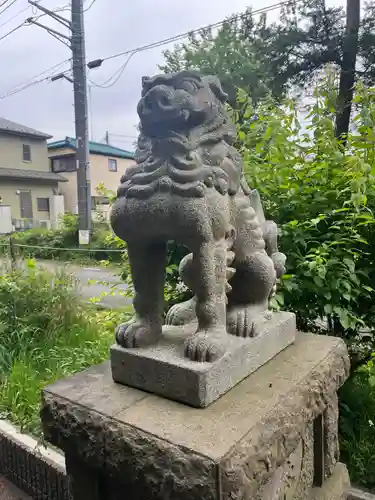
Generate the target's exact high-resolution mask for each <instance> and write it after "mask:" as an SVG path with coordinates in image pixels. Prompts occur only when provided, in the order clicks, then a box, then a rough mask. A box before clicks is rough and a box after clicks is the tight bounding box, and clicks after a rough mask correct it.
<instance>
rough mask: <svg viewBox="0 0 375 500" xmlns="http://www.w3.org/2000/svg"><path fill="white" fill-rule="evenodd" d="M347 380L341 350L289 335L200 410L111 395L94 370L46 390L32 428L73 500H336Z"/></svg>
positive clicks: (131, 392)
mask: <svg viewBox="0 0 375 500" xmlns="http://www.w3.org/2000/svg"><path fill="white" fill-rule="evenodd" d="M348 373H349V359H348V355H347V351H346V347H345V344H344V342H342V341H341V340H339V339H336V338H331V337H327V336H320V335H310V334H298V335H297V338H296V341H295V342H294V343H293V344H292V345H291V346H289V347H287V348H286V349H285V350H284V351H282V352H281V353H279V354H278V355H277V356H276V357H275V358H274V359H273V360H272V361H271V362H269V363H266V364H265V365H263V366H262V367H261V368H259V369H258V370H257V371H256V372H254V373H253V374H252V375H250V376H249V377H247V378H246V379H245V380H243V381H242V382H240V383H239V384H238V385H237V386H236V387H234V388H233V389H232V390H230V391H229V392H227V393H226V394H225V395H224V396H222V397H221V398H220V399H218V400H217V401H215V402H214V403H212V404H211V405H210V406H208V407H207V408H205V409H201V408H193V407H190V406H186V405H183V404H180V403H177V402H175V401H171V400H169V399H165V398H161V397H158V396H155V395H151V394H149V393H146V392H143V391H140V390H137V389H134V388H131V387H128V386H125V385H121V384H115V383H113V380H112V375H111V368H110V365H109V363H104V364H102V365H99V366H96V367H92V368H90V369H88V370H86V371H84V372H82V373H79V374H77V375H74V376H72V377H69V378H67V379H65V380H62V381H59V382H57V383H55V384H53V385H51V386H49V387H47V388H46V389H45V390H44V393H43V408H42V422H43V427H44V432H45V436H46V438H47V439H48V440H49V441H51V442H52V443H53V444H54V445H55V446H58V447H60V448H62V449H63V450H64V451H65V452H66V465H67V473H68V475H69V483H70V485H71V488H72V499H73V500H88V499H90V500H123V499H124V498H126V499H128V500H166V499H168V500H203V499H204V500H285V499H287V500H323V499H324V500H328V499H329V500H343V498H344V497H343V488H344V486H345V485H347V477H346V476H345V470H344V469H343V468H342V466H341V465H340V464H339V463H338V454H337V448H338V446H337V445H338V438H337V390H338V388H339V387H340V386H341V385H342V384H343V382H344V381H345V379H346V378H347V376H348ZM183 383H184V382H183V381H181V384H182V386H183ZM340 468H341V472H340ZM340 484H341V486H340ZM319 495H320V496H319ZM324 495H325V496H324Z"/></svg>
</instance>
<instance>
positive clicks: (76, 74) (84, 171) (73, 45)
mask: <svg viewBox="0 0 375 500" xmlns="http://www.w3.org/2000/svg"><path fill="white" fill-rule="evenodd" d="M28 1H29V3H30V4H31V5H33V6H34V7H37V8H38V9H39V10H41V11H42V12H44V13H45V14H48V15H49V16H50V17H52V18H53V19H55V20H56V21H58V22H59V23H60V24H62V25H63V26H64V27H65V28H68V29H69V30H70V32H71V36H67V35H65V34H63V33H60V32H58V31H56V30H52V29H51V28H49V27H48V26H45V25H43V24H41V23H39V22H36V21H34V19H33V18H30V19H28V22H30V23H33V24H36V25H37V26H39V27H41V28H44V29H45V30H46V31H47V32H48V33H49V34H50V35H52V36H54V37H55V38H57V39H58V40H59V41H61V42H62V43H64V44H65V45H67V46H68V47H69V48H70V49H71V51H72V56H73V58H72V59H73V80H71V79H70V78H67V77H66V76H65V75H64V74H63V73H62V74H61V75H56V76H55V77H53V78H52V80H57V79H59V78H65V79H67V80H69V81H72V83H73V87H74V113H75V135H76V159H77V200H78V216H79V243H80V245H87V244H89V242H90V231H91V183H90V162H89V125H88V98H87V79H86V50H85V30H84V10H83V1H84V0H72V1H71V4H72V18H71V21H68V20H67V19H65V18H64V17H62V16H60V15H59V14H57V13H56V12H53V11H51V10H49V9H46V8H45V7H43V6H42V5H39V3H37V2H35V1H33V0H28Z"/></svg>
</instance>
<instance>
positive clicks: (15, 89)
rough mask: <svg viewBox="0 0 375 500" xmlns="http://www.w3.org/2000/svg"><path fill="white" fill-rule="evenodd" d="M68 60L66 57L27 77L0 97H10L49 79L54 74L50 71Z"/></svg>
mask: <svg viewBox="0 0 375 500" xmlns="http://www.w3.org/2000/svg"><path fill="white" fill-rule="evenodd" d="M70 60H71V59H66V60H65V61H61V62H59V63H57V64H54V65H53V66H51V67H50V68H48V69H46V70H44V71H42V72H41V73H38V74H37V75H34V76H33V77H31V78H29V79H28V80H26V81H24V82H22V83H19V84H18V85H17V86H16V87H13V88H12V89H10V90H7V91H6V92H5V93H4V94H2V95H0V99H5V98H6V97H10V96H11V95H14V94H18V92H22V91H23V90H25V89H27V88H29V87H31V86H33V85H36V84H37V83H41V82H44V81H46V80H49V79H50V78H51V77H53V76H54V74H51V73H50V72H51V71H53V70H57V69H58V68H60V67H61V66H63V65H64V64H66V63H67V62H69V61H70ZM66 71H69V70H66ZM46 73H49V74H48V75H47V76H46V77H44V78H39V77H41V76H42V75H45V74H46ZM30 80H31V81H30Z"/></svg>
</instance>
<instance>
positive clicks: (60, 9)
mask: <svg viewBox="0 0 375 500" xmlns="http://www.w3.org/2000/svg"><path fill="white" fill-rule="evenodd" d="M15 1H17V0H14V1H13V3H14V2H15ZM68 6H69V4H66V5H64V6H63V7H57V8H56V9H54V10H53V11H52V12H63V11H65V10H68V9H67V7H68ZM30 7H31V6H29V7H26V8H25V9H23V10H21V11H19V12H18V13H17V14H15V15H14V16H13V17H11V18H10V19H8V20H7V21H5V22H4V23H3V24H1V25H0V28H1V27H2V26H4V25H5V24H7V23H9V22H10V21H13V19H15V18H16V17H17V16H19V15H20V14H22V13H23V12H26V11H27V10H28V9H29V8H30ZM3 12H4V11H3ZM0 14H1V13H0ZM46 15H47V14H46V13H43V14H40V15H39V16H37V17H35V18H32V19H33V20H34V21H37V20H38V19H40V18H41V17H44V16H46ZM29 24H31V23H30V22H29V20H28V19H26V20H25V21H24V22H23V23H21V24H20V25H18V26H16V27H15V28H13V29H12V30H10V31H8V33H5V35H3V36H2V37H0V41H1V40H4V38H7V37H8V36H9V35H11V34H12V33H14V32H15V31H17V30H19V29H20V28H22V26H28V25H29Z"/></svg>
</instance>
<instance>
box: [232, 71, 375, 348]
mask: <svg viewBox="0 0 375 500" xmlns="http://www.w3.org/2000/svg"><path fill="white" fill-rule="evenodd" d="M240 99H241V96H240ZM335 100H336V93H335V90H334V86H333V82H332V81H331V80H330V78H329V77H328V78H327V79H326V80H324V81H323V82H321V83H320V85H319V86H318V87H317V89H316V91H315V94H314V102H313V103H312V104H311V106H310V107H309V109H308V113H307V116H306V118H305V123H304V126H305V128H304V129H303V127H302V125H301V123H300V120H299V115H298V108H297V106H296V103H294V102H292V101H289V102H285V103H284V105H282V106H280V104H276V103H275V102H273V101H272V100H265V101H264V102H263V103H262V104H261V105H260V106H259V107H258V108H257V110H256V113H257V120H253V116H254V110H252V109H251V107H250V106H248V108H247V111H246V115H245V116H246V117H247V121H245V123H244V125H243V127H242V129H241V130H240V131H239V137H240V141H241V145H242V151H243V155H244V159H245V169H246V176H247V179H248V182H249V185H250V186H251V187H253V188H257V189H258V190H259V191H260V194H261V197H262V199H263V202H264V206H265V210H266V215H267V217H268V218H272V219H274V220H275V221H276V222H277V223H278V224H279V226H280V230H281V238H280V246H281V250H282V251H283V252H284V253H286V255H287V274H286V276H285V277H284V279H283V281H282V287H281V288H280V291H279V294H278V295H277V296H276V299H277V301H278V304H279V305H281V306H282V307H283V308H285V309H288V310H292V311H294V312H295V313H296V314H297V318H298V326H299V328H301V329H303V330H311V329H316V320H318V319H323V318H327V319H328V321H327V327H326V328H325V330H329V331H330V333H332V334H335V335H340V336H343V337H346V338H348V339H350V340H351V342H353V343H354V341H357V340H358V338H357V333H358V331H359V330H360V329H363V327H364V326H365V325H366V326H367V327H369V328H370V329H372V328H373V327H374V326H375V307H374V305H375V301H374V299H375V296H374V290H373V286H372V285H373V282H374V272H375V270H374V265H373V262H374V260H375V246H374V243H375V241H374V231H373V228H374V227H375V226H374V223H375V218H374V214H373V210H374V208H375V196H374V194H375V191H374V187H373V186H374V174H375V150H374V148H373V142H374V139H375V132H374V130H375V129H374V125H375V89H365V88H363V87H360V86H358V88H357V93H356V98H355V102H356V107H357V111H356V115H355V118H354V124H355V129H354V130H353V132H352V133H350V134H349V137H348V145H347V148H346V149H345V150H344V149H343V147H342V145H341V143H340V142H339V141H337V139H336V138H335V134H334V115H335Z"/></svg>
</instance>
